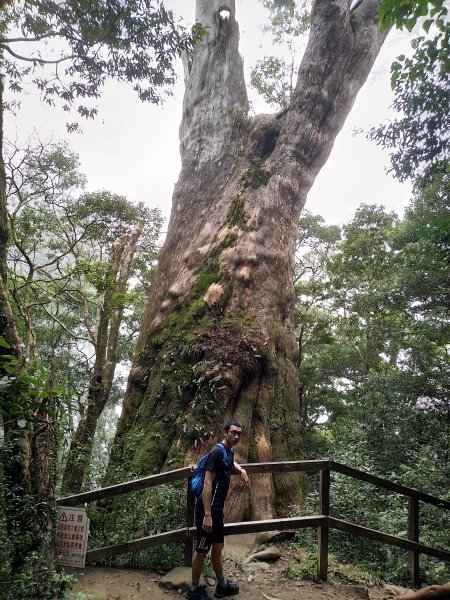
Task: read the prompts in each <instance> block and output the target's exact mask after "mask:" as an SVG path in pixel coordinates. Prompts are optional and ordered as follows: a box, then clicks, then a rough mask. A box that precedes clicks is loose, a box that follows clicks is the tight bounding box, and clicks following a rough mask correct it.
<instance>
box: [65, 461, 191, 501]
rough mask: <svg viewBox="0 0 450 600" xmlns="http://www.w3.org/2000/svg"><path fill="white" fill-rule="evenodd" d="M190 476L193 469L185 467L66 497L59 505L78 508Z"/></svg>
mask: <svg viewBox="0 0 450 600" xmlns="http://www.w3.org/2000/svg"><path fill="white" fill-rule="evenodd" d="M190 475H192V469H191V467H184V469H175V470H174V471H166V472H165V473H158V474H157V475H150V476H149V477H143V478H142V479H133V480H132V481H126V482H124V483H118V484H117V485H110V486H108V487H104V488H98V490H92V491H90V492H83V493H81V494H74V495H72V496H65V497H64V498H59V499H58V500H57V503H58V504H60V505H61V506H78V505H79V504H84V503H85V502H95V501H96V500H101V499H102V498H112V497H113V496H119V495H120V494H127V493H129V492H137V491H139V490H145V489H147V488H150V487H154V486H155V485H163V484H164V483H173V482H174V481H180V480H182V479H186V478H187V477H189V476H190Z"/></svg>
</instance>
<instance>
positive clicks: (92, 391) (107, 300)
mask: <svg viewBox="0 0 450 600" xmlns="http://www.w3.org/2000/svg"><path fill="white" fill-rule="evenodd" d="M141 233H142V228H141V226H140V225H137V226H136V227H134V228H133V231H132V232H131V233H130V234H129V235H125V236H123V237H122V238H121V239H120V240H119V241H118V242H117V244H116V245H115V247H114V249H113V254H112V256H111V265H110V269H109V273H108V288H107V290H106V291H105V296H104V299H103V303H102V307H101V310H100V316H99V324H98V327H97V335H96V343H95V363H94V369H93V374H92V377H91V380H90V384H89V388H88V394H87V398H86V404H85V409H84V412H83V414H82V415H81V418H80V422H79V424H78V426H77V428H76V431H75V433H74V436H73V438H72V442H71V445H70V451H69V455H68V457H67V462H66V467H65V470H64V475H63V481H62V492H63V494H78V493H79V492H80V491H81V489H82V486H83V480H84V478H85V476H86V473H87V470H88V468H89V463H90V458H91V454H92V446H93V443H94V435H95V430H96V428H97V422H98V419H99V417H100V415H101V414H102V411H103V409H104V408H105V405H106V403H107V401H108V398H109V394H110V392H111V387H112V383H113V379H114V373H115V369H116V366H117V346H118V343H119V333H120V326H121V323H122V319H123V311H124V302H123V295H124V294H125V292H126V290H127V284H128V280H129V278H130V272H131V265H132V262H133V257H134V254H135V252H136V246H137V242H138V239H139V237H140V235H141Z"/></svg>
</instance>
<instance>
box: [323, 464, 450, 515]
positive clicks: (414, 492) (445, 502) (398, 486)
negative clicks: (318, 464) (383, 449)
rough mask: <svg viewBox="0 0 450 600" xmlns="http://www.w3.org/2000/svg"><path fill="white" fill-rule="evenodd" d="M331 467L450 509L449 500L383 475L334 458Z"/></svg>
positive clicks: (379, 485) (355, 477)
mask: <svg viewBox="0 0 450 600" xmlns="http://www.w3.org/2000/svg"><path fill="white" fill-rule="evenodd" d="M330 468H331V470H332V471H336V472H337V473H342V474H343V475H348V476H349V477H353V478H354V479H359V480H360V481H366V482H367V483H372V484H373V485H376V486H378V487H382V488H385V489H386V490H390V491H392V492H397V493H398V494H402V495H403V496H411V497H412V498H417V499H418V500H421V501H422V502H427V503H428V504H433V505H434V506H440V507H441V508H445V509H448V510H450V502H449V501H448V500H443V499H442V498H437V497H436V496H431V495H430V494H424V493H423V492H419V491H418V490H415V489H413V488H409V487H406V486H404V485H401V484H399V483H394V482H393V481H388V480H387V479H382V478H381V477H377V476H376V475H371V474H370V473H364V472H363V471H358V469H353V468H352V467H348V466H347V465H342V464H341V463H337V462H334V461H333V460H332V461H330Z"/></svg>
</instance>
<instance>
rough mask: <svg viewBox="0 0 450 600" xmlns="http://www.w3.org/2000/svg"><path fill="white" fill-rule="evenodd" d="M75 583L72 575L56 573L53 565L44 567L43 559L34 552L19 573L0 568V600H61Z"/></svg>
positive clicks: (3, 566)
mask: <svg viewBox="0 0 450 600" xmlns="http://www.w3.org/2000/svg"><path fill="white" fill-rule="evenodd" d="M5 575H6V577H5ZM75 581H76V579H75V577H74V576H73V575H69V574H68V573H65V572H64V571H62V572H58V570H57V568H56V566H55V565H54V564H52V565H51V566H46V564H45V562H44V560H43V557H42V556H39V554H37V553H35V552H32V553H31V554H29V555H28V556H27V558H26V560H25V564H24V566H23V568H22V569H21V570H20V571H19V572H16V573H14V574H13V573H8V572H7V569H5V565H4V564H2V565H1V567H0V592H1V597H2V600H17V599H18V598H20V599H21V600H26V599H27V598H29V599H30V600H44V599H45V600H57V599H61V600H62V599H64V598H66V590H67V589H70V588H71V587H72V586H73V584H74V583H75Z"/></svg>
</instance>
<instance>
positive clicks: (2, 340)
mask: <svg viewBox="0 0 450 600" xmlns="http://www.w3.org/2000/svg"><path fill="white" fill-rule="evenodd" d="M0 347H1V348H7V349H8V350H9V348H11V346H10V345H9V344H8V342H7V341H6V340H5V338H4V337H3V336H2V335H0Z"/></svg>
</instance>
